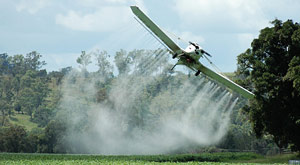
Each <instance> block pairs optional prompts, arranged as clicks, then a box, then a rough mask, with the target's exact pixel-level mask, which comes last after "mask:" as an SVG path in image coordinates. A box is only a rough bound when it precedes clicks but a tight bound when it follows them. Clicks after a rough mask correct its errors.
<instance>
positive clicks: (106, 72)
mask: <svg viewBox="0 0 300 165" xmlns="http://www.w3.org/2000/svg"><path fill="white" fill-rule="evenodd" d="M94 55H95V57H96V60H97V64H96V65H97V66H98V67H99V69H98V71H97V72H98V73H99V74H100V76H102V77H105V78H111V77H112V75H113V73H112V72H113V66H112V65H111V63H110V62H109V61H108V58H109V57H110V55H108V54H107V52H106V51H101V52H100V51H99V50H98V51H96V52H94Z"/></svg>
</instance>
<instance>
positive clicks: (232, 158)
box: [0, 153, 296, 164]
mask: <svg viewBox="0 0 300 165" xmlns="http://www.w3.org/2000/svg"><path fill="white" fill-rule="evenodd" d="M291 159H296V155H284V156H280V157H278V156H275V157H274V156H273V157H262V156H260V155H257V154H253V153H205V154H184V155H146V156H145V155H141V156H100V155H68V154H64V155H59V154H7V153H3V154H0V163H1V164H24V163H26V164H40V163H43V164H55V163H59V164H62V163H63V164H68V163H71V164H99V163H105V164H145V163H147V164H159V163H163V164H175V163H176V164H177V163H182V164H199V162H201V164H226V163H228V164H231V163H239V164H249V163H251V164H254V163H259V164H262V163H288V160H291ZM212 162H219V163H212Z"/></svg>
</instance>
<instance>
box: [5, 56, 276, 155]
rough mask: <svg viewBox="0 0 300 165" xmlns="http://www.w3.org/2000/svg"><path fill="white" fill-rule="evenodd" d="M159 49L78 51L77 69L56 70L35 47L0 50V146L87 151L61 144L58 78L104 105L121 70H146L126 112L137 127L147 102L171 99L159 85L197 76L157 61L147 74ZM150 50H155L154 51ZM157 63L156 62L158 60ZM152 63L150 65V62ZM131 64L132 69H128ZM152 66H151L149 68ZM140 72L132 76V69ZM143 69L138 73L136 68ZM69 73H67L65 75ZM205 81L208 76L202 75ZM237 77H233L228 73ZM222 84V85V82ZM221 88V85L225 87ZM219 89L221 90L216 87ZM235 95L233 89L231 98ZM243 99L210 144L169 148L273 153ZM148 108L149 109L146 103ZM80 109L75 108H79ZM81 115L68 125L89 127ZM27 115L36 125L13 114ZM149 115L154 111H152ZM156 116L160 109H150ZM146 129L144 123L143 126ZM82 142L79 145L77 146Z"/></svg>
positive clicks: (272, 146)
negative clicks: (259, 134) (17, 52)
mask: <svg viewBox="0 0 300 165" xmlns="http://www.w3.org/2000/svg"><path fill="white" fill-rule="evenodd" d="M162 51H164V50H155V51H154V50H133V51H130V52H126V51H124V50H120V51H118V52H116V53H115V55H114V64H112V63H111V62H110V61H109V60H108V58H109V55H108V53H107V52H105V51H102V52H100V51H95V52H90V53H86V52H84V51H83V52H82V53H81V55H80V56H79V57H78V59H77V63H78V64H79V65H80V69H79V70H77V69H73V68H71V67H66V68H63V69H60V70H59V71H52V72H47V71H46V70H45V69H43V66H45V65H46V62H45V61H41V55H40V54H39V53H37V52H30V53H28V54H26V55H25V56H24V55H14V56H9V55H7V54H1V55H0V73H1V75H0V76H1V79H0V94H1V95H0V96H1V102H0V105H1V106H0V108H1V116H0V117H1V119H0V121H1V128H0V151H1V152H33V153H36V152H38V153H92V151H89V150H88V149H85V150H84V151H79V150H78V149H76V148H75V149H74V146H71V145H66V144H64V141H62V139H64V137H65V135H66V133H67V132H68V131H69V130H68V129H69V128H67V127H66V125H67V124H68V123H66V122H65V119H66V118H68V117H69V116H70V112H68V113H65V112H66V111H63V110H62V109H63V108H64V107H62V106H61V102H62V101H61V100H62V99H63V90H64V88H63V84H64V83H63V82H64V81H69V84H72V83H73V84H76V82H81V83H80V84H81V85H82V88H81V89H78V86H76V88H74V89H73V90H74V91H76V92H77V93H76V94H77V95H82V97H81V98H82V100H78V102H79V106H83V107H82V109H83V110H86V108H84V106H85V105H89V104H92V103H101V104H102V105H105V106H112V107H113V106H114V104H113V103H112V101H111V100H110V98H109V96H108V95H109V94H108V93H109V92H110V90H111V86H112V85H113V84H114V82H115V81H117V80H118V79H120V78H121V77H122V76H124V75H127V76H128V75H130V76H132V78H135V79H139V80H140V81H141V82H143V81H147V79H144V77H148V76H151V77H152V79H153V80H154V82H155V83H151V84H146V85H145V86H143V89H141V91H142V93H141V96H143V98H139V99H136V100H133V101H134V103H133V104H134V105H135V106H134V107H133V110H132V111H131V113H129V114H127V115H129V116H131V119H134V120H131V121H130V122H129V123H128V130H131V129H134V128H135V127H142V128H143V126H144V125H145V122H146V121H143V118H142V115H143V114H144V112H147V113H148V112H149V107H147V105H148V103H147V102H151V101H153V100H158V101H161V102H163V103H158V104H159V105H162V104H163V105H165V104H166V105H165V106H166V107H161V108H165V109H168V103H169V102H172V97H163V99H161V98H162V96H161V95H159V93H160V92H161V91H163V90H166V89H167V90H171V91H172V90H174V91H176V90H178V87H179V86H180V85H181V84H182V83H183V82H184V81H186V80H187V79H192V81H195V82H196V81H199V79H197V77H194V76H193V75H192V76H191V75H189V74H186V73H182V72H180V71H177V72H173V71H171V70H170V69H168V68H171V64H167V65H169V67H160V65H159V64H156V65H157V66H156V67H154V68H156V69H158V72H160V73H161V74H151V75H149V73H153V71H149V67H148V69H147V65H153V64H147V63H145V62H144V61H145V60H144V58H153V60H155V58H156V56H159V55H161V52H162ZM153 54H156V56H155V55H154V56H153ZM92 57H93V59H95V60H96V62H97V63H96V65H97V66H98V70H97V71H95V72H89V71H88V70H87V69H86V68H87V66H88V65H89V64H90V63H91V60H92ZM167 61H168V60H167V57H163V58H160V62H161V63H167ZM161 63H160V64H161ZM113 66H116V67H117V70H118V74H114V72H113ZM152 68H153V67H152ZM133 70H134V72H133ZM154 72H156V71H154ZM137 73H139V74H138V75H142V76H138V77H137V76H136V75H135V74H137ZM141 73H142V74H141ZM66 77H68V78H66ZM202 77H203V79H204V81H212V80H210V79H208V78H206V77H205V76H202ZM231 78H233V79H236V80H237V79H238V78H237V77H234V76H233V77H231ZM91 81H95V83H94V86H95V89H96V91H94V94H93V96H92V97H90V96H85V95H86V93H85V92H84V90H85V89H86V87H84V86H85V85H84V84H87V83H88V82H91ZM222 88H224V87H222ZM70 89H72V88H70ZM224 89H225V88H224ZM219 94H221V93H219ZM236 97H238V96H237V95H236V94H234V96H233V98H236ZM246 102H247V100H243V99H241V100H240V101H239V102H238V104H237V105H236V106H235V107H234V109H233V111H232V113H231V119H230V126H229V129H228V132H227V133H226V135H225V137H224V138H223V139H222V140H221V141H220V142H219V143H218V144H215V145H208V146H203V145H195V144H193V143H191V144H190V145H189V146H183V147H182V148H178V149H176V150H173V151H172V152H171V153H196V152H204V151H208V152H214V151H223V150H226V151H254V152H257V153H261V154H276V153H278V152H279V148H278V147H277V146H276V145H275V143H274V142H273V140H272V137H271V135H268V136H264V137H262V138H261V139H257V138H256V137H255V134H254V132H253V129H252V128H251V123H250V121H249V117H248V115H247V114H246V113H245V112H244V111H242V110H241V108H242V107H243V106H244V105H245V103H246ZM147 108H148V109H147ZM79 109H80V108H79ZM79 113H82V116H85V118H83V119H82V120H80V122H78V123H77V125H75V126H74V127H72V129H73V131H77V132H82V131H84V130H86V129H88V128H89V127H90V125H89V121H90V119H89V118H88V116H89V115H88V113H89V112H87V111H81V112H79ZM22 114H23V115H27V116H28V119H29V120H30V122H32V123H35V124H36V125H37V127H33V128H32V129H26V125H25V126H24V125H23V126H22V125H20V124H18V122H16V121H17V120H18V118H17V116H18V115H22ZM152 115H153V114H152ZM154 115H156V116H155V117H156V118H159V117H160V116H159V115H161V114H160V113H157V114H154ZM144 129H148V128H144ZM81 147H82V146H81Z"/></svg>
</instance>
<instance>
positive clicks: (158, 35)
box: [130, 6, 181, 53]
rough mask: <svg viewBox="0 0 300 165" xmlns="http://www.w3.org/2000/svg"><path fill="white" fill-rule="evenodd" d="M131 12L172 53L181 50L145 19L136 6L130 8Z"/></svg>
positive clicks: (147, 18) (150, 21)
mask: <svg viewBox="0 0 300 165" xmlns="http://www.w3.org/2000/svg"><path fill="white" fill-rule="evenodd" d="M130 8H131V10H132V12H133V13H134V14H135V15H136V16H137V17H138V18H139V19H140V20H141V21H142V22H143V23H144V24H145V25H146V26H147V27H148V28H149V29H150V30H151V31H152V32H153V33H154V34H155V35H156V36H157V37H158V38H159V39H160V40H161V41H162V42H164V44H165V45H167V46H168V47H169V48H170V49H171V50H172V51H173V52H174V53H175V52H177V51H179V50H181V49H180V47H179V46H178V45H177V44H175V42H174V41H172V39H171V38H169V37H168V36H167V35H166V34H165V33H164V32H163V31H162V30H161V29H160V28H159V27H158V26H157V25H156V24H155V23H154V22H153V21H152V20H151V19H150V18H149V17H147V16H146V15H145V14H144V13H143V12H142V11H141V10H140V9H139V8H138V7H137V6H130Z"/></svg>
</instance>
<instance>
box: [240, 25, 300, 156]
mask: <svg viewBox="0 0 300 165" xmlns="http://www.w3.org/2000/svg"><path fill="white" fill-rule="evenodd" d="M272 24H273V27H267V28H264V29H262V30H261V31H260V35H259V37H258V38H257V39H254V40H253V42H252V44H251V49H248V50H246V52H244V53H243V54H241V55H239V56H238V71H237V73H238V74H239V75H240V77H241V78H242V79H243V84H244V85H248V87H249V89H251V90H253V91H254V93H255V95H256V97H255V99H254V100H252V102H251V104H250V106H249V107H247V108H245V109H246V110H247V111H248V112H249V114H250V117H251V121H252V124H253V127H254V131H255V133H256V135H258V136H262V135H264V134H271V135H273V139H274V140H275V142H276V143H277V145H278V146H279V147H281V148H283V147H287V145H288V144H290V145H291V147H292V148H293V149H294V150H297V151H299V150H300V133H299V132H300V102H299V101H300V25H299V24H298V23H294V22H293V21H292V20H287V21H286V22H282V21H280V20H277V19H276V20H274V21H273V22H272Z"/></svg>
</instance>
